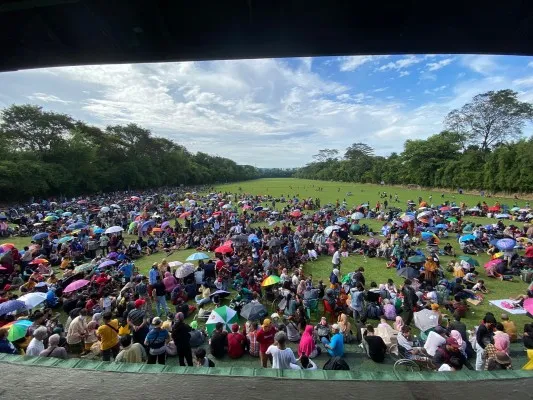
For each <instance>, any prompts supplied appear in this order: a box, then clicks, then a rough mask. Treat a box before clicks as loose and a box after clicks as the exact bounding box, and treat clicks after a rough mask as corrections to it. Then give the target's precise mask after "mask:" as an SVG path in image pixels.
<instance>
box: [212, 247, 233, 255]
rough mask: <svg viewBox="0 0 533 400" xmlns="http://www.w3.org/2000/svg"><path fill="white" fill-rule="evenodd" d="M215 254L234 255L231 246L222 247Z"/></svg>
mask: <svg viewBox="0 0 533 400" xmlns="http://www.w3.org/2000/svg"><path fill="white" fill-rule="evenodd" d="M215 253H223V254H225V253H233V249H232V248H231V247H230V246H220V247H217V248H216V249H215Z"/></svg>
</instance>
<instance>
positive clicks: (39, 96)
mask: <svg viewBox="0 0 533 400" xmlns="http://www.w3.org/2000/svg"><path fill="white" fill-rule="evenodd" d="M27 97H28V99H30V100H33V101H41V102H44V103H62V104H68V103H70V101H66V100H62V99H60V98H59V97H57V96H54V95H52V94H46V93H38V92H37V93H33V94H32V95H30V96H27Z"/></svg>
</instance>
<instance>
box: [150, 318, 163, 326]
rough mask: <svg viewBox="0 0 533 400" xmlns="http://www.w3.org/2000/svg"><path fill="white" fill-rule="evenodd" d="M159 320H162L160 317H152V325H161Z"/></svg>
mask: <svg viewBox="0 0 533 400" xmlns="http://www.w3.org/2000/svg"><path fill="white" fill-rule="evenodd" d="M161 322H162V321H161V318H159V317H154V319H153V320H152V325H153V326H159V325H161Z"/></svg>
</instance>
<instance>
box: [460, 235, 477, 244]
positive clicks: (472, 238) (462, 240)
mask: <svg viewBox="0 0 533 400" xmlns="http://www.w3.org/2000/svg"><path fill="white" fill-rule="evenodd" d="M469 240H476V237H475V236H474V235H463V236H461V237H460V238H459V241H460V242H468V241H469Z"/></svg>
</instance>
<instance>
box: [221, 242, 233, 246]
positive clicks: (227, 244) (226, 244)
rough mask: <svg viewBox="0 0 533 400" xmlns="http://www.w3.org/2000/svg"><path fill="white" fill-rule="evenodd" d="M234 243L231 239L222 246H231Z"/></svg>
mask: <svg viewBox="0 0 533 400" xmlns="http://www.w3.org/2000/svg"><path fill="white" fill-rule="evenodd" d="M232 244H233V242H232V241H231V240H226V241H225V242H224V244H223V245H222V246H220V247H231V245H232Z"/></svg>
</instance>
